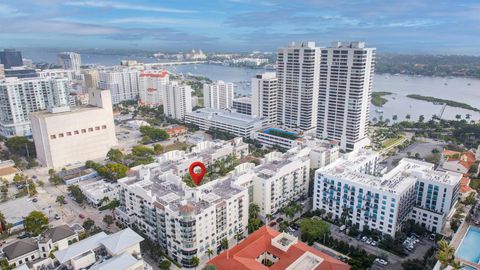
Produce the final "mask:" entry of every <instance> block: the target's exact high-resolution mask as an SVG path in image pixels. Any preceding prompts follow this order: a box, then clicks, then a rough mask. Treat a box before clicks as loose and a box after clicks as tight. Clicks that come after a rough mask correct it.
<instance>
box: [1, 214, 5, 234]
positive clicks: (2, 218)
mask: <svg viewBox="0 0 480 270" xmlns="http://www.w3.org/2000/svg"><path fill="white" fill-rule="evenodd" d="M5 222H6V221H5V215H4V214H3V213H2V212H0V231H2V232H4V230H6V228H4V226H5Z"/></svg>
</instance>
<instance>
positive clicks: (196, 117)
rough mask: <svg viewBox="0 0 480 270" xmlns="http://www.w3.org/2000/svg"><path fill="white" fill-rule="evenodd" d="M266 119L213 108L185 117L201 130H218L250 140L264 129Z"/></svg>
mask: <svg viewBox="0 0 480 270" xmlns="http://www.w3.org/2000/svg"><path fill="white" fill-rule="evenodd" d="M263 121H264V119H262V118H259V117H254V116H250V115H245V114H241V113H236V112H232V111H229V110H218V109H212V108H202V109H198V110H196V111H194V112H192V113H189V114H187V115H186V116H185V122H186V123H189V124H194V125H197V126H198V127H199V128H200V129H203V130H209V129H217V130H220V131H223V132H227V133H230V134H233V135H235V136H240V137H245V138H250V136H251V134H252V132H254V131H255V130H257V129H260V128H262V127H263Z"/></svg>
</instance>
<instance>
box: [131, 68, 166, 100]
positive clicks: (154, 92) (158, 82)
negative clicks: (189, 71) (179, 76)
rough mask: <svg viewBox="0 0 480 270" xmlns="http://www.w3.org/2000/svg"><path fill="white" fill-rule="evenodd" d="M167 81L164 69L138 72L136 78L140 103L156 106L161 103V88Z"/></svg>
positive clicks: (163, 87) (162, 88)
mask: <svg viewBox="0 0 480 270" xmlns="http://www.w3.org/2000/svg"><path fill="white" fill-rule="evenodd" d="M168 81H169V74H168V72H167V71H165V70H148V71H143V72H141V73H140V75H139V78H138V86H139V96H140V104H142V105H144V106H150V107H156V106H160V105H163V100H162V96H163V94H162V90H164V89H165V85H166V84H167V83H168Z"/></svg>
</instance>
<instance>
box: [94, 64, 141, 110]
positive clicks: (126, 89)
mask: <svg viewBox="0 0 480 270" xmlns="http://www.w3.org/2000/svg"><path fill="white" fill-rule="evenodd" d="M139 73H140V72H139V71H138V70H135V69H128V68H123V69H113V70H103V71H100V72H99V73H98V76H99V87H100V88H101V89H104V90H110V92H111V95H112V102H113V104H118V103H120V102H122V101H124V100H135V99H137V97H138V94H139V91H138V74H139Z"/></svg>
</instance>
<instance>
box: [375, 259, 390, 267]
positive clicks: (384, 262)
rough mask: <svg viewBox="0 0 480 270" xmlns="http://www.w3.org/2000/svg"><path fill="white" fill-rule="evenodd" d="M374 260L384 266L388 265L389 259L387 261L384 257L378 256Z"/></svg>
mask: <svg viewBox="0 0 480 270" xmlns="http://www.w3.org/2000/svg"><path fill="white" fill-rule="evenodd" d="M373 262H374V263H376V264H379V265H383V266H387V265H388V261H386V260H384V259H381V258H376V259H375V260H374V261H373Z"/></svg>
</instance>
